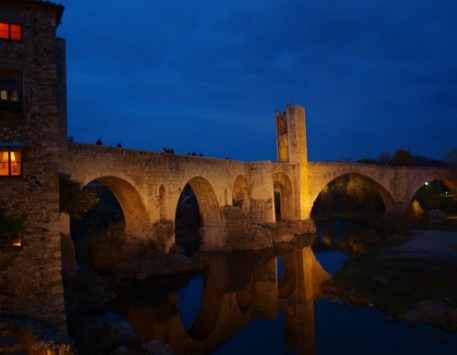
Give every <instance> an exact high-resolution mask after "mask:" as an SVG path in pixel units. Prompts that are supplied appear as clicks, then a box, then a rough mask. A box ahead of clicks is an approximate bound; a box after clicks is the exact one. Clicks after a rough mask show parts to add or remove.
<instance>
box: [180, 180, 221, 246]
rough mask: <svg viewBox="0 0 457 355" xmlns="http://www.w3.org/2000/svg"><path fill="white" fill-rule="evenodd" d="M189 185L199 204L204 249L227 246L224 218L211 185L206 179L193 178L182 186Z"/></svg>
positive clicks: (200, 232) (200, 231)
mask: <svg viewBox="0 0 457 355" xmlns="http://www.w3.org/2000/svg"><path fill="white" fill-rule="evenodd" d="M186 185H188V186H189V187H190V188H191V189H192V191H193V193H194V195H195V197H196V199H197V203H198V208H199V211H200V219H201V227H200V230H199V234H200V238H201V241H202V244H201V246H202V248H203V249H218V248H223V247H224V246H225V237H224V236H223V234H222V231H223V228H222V217H221V211H220V207H219V202H218V199H217V196H216V193H215V191H214V189H213V187H212V185H211V183H210V182H209V181H208V180H207V179H205V178H204V177H201V176H197V177H193V178H191V179H190V180H189V181H187V183H186V184H184V185H183V186H182V189H181V191H182V190H184V188H185V186H186Z"/></svg>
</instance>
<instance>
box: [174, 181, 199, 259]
mask: <svg viewBox="0 0 457 355" xmlns="http://www.w3.org/2000/svg"><path fill="white" fill-rule="evenodd" d="M201 225H202V220H201V216H200V207H199V204H198V201H197V197H196V196H195V193H194V191H193V190H192V188H191V187H190V185H189V184H187V185H186V186H185V187H184V189H183V190H182V192H181V195H180V196H179V199H178V205H177V207H176V215H175V241H176V244H177V245H178V247H179V249H180V250H181V251H182V252H183V253H184V254H186V255H192V254H194V253H196V252H198V251H199V250H200V246H201V239H200V234H199V231H200V227H201Z"/></svg>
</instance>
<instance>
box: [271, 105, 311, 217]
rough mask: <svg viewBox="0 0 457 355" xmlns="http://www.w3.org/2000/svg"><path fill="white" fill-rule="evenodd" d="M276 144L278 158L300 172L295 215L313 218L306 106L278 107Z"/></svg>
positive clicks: (294, 184) (297, 176)
mask: <svg viewBox="0 0 457 355" xmlns="http://www.w3.org/2000/svg"><path fill="white" fill-rule="evenodd" d="M276 146H277V155H278V162H280V163H288V164H291V165H295V166H296V170H295V171H296V174H295V176H293V177H291V178H292V180H293V181H294V182H295V183H293V186H294V193H293V194H292V196H293V199H294V201H293V202H294V203H293V204H294V206H295V208H294V213H293V215H292V216H291V217H292V219H295V220H306V219H309V215H310V212H311V208H312V205H311V206H310V198H309V184H308V146H307V142H306V122H305V108H304V107H303V106H300V105H295V106H293V107H292V106H291V105H287V107H286V111H285V112H284V113H282V112H281V111H279V110H276ZM281 198H282V197H281Z"/></svg>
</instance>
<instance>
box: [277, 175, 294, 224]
mask: <svg viewBox="0 0 457 355" xmlns="http://www.w3.org/2000/svg"><path fill="white" fill-rule="evenodd" d="M273 192H274V207H275V219H276V222H279V221H291V220H293V219H294V218H293V217H294V212H293V211H294V210H293V191H292V183H291V181H290V179H289V177H288V176H287V175H286V174H284V173H276V174H274V175H273Z"/></svg>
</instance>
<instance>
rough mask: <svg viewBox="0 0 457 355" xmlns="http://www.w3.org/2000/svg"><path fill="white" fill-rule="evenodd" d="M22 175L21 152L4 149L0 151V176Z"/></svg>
mask: <svg viewBox="0 0 457 355" xmlns="http://www.w3.org/2000/svg"><path fill="white" fill-rule="evenodd" d="M21 175H22V153H21V151H17V150H15V151H12V150H4V151H0V176H21Z"/></svg>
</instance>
